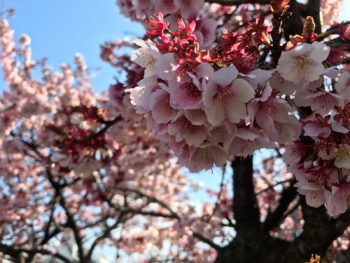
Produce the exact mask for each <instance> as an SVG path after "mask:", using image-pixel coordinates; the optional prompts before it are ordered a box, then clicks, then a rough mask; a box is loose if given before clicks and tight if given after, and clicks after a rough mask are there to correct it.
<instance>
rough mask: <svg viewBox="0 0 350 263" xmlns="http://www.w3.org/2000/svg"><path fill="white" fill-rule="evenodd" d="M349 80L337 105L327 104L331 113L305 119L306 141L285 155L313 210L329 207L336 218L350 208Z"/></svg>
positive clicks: (342, 83)
mask: <svg viewBox="0 0 350 263" xmlns="http://www.w3.org/2000/svg"><path fill="white" fill-rule="evenodd" d="M349 76H350V74H349V73H348V72H343V73H342V74H341V75H340V76H339V80H338V82H337V83H336V85H335V92H336V93H334V94H333V95H332V96H334V99H333V101H332V100H330V101H328V102H327V101H326V99H324V100H323V101H324V104H323V105H324V107H325V108H326V109H325V110H327V107H329V108H330V109H329V108H328V110H329V113H328V114H325V115H321V114H320V113H315V114H314V115H312V116H310V117H308V118H306V119H304V120H303V126H304V137H303V138H301V139H300V140H299V141H296V142H295V143H293V144H292V145H291V146H290V147H288V148H287V150H286V154H285V155H286V157H285V158H286V161H287V163H289V164H290V166H291V170H292V171H293V172H294V174H295V176H296V178H297V180H298V183H297V186H298V188H299V192H300V193H302V194H304V195H305V196H306V200H307V203H308V204H309V205H310V206H313V207H319V206H321V205H323V204H324V203H326V206H327V209H328V212H329V213H330V214H331V215H334V216H335V215H338V214H341V213H343V212H345V211H346V210H347V209H348V207H349V202H348V200H349V190H348V189H349V171H348V170H349V156H350V154H349V152H350V151H349V149H350V148H349V147H350V146H349V143H350V141H349V138H350V137H349V136H350V133H349V128H350V126H349V110H350V104H349V98H350V97H349V95H350V94H349V88H350V86H349V80H350V77H349ZM331 107H333V109H332V108H331Z"/></svg>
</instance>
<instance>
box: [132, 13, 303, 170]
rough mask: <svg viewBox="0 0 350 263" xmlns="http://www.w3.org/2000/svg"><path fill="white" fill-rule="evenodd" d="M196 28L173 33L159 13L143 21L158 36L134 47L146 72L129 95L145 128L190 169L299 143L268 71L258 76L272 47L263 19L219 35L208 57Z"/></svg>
mask: <svg viewBox="0 0 350 263" xmlns="http://www.w3.org/2000/svg"><path fill="white" fill-rule="evenodd" d="M195 26H196V24H195V21H192V22H190V23H185V22H184V21H183V20H178V28H177V29H176V30H171V29H170V28H169V27H168V23H167V22H166V21H165V20H164V19H163V16H162V14H161V13H158V14H157V16H155V17H151V18H149V19H148V35H149V36H150V37H154V36H158V37H156V38H152V40H147V41H142V40H140V41H137V42H136V44H137V45H138V46H139V48H138V49H137V50H136V51H135V52H134V53H133V56H132V60H133V61H134V62H135V63H136V64H138V65H139V66H141V67H143V68H144V69H145V72H144V79H143V80H141V81H140V82H139V83H138V86H137V87H135V88H131V89H130V93H131V99H132V103H133V104H134V105H135V106H136V109H137V111H138V112H139V113H141V114H143V115H144V116H145V117H146V118H147V122H148V129H149V130H150V131H152V133H153V134H155V135H156V137H157V138H158V139H160V140H162V141H164V142H166V143H168V144H169V145H170V147H171V148H172V149H173V150H174V151H175V153H176V155H177V157H178V158H179V159H180V161H181V162H182V163H183V164H185V165H186V166H188V167H189V168H190V169H192V170H201V169H203V168H206V169H209V168H211V167H212V166H213V165H217V166H222V165H223V164H224V163H225V162H226V160H227V159H229V157H230V156H246V155H249V154H251V153H253V152H254V150H256V149H259V148H262V147H268V146H273V143H274V142H279V143H286V142H289V141H290V140H292V139H295V138H297V137H298V136H299V134H300V130H301V129H300V124H299V122H298V121H297V119H296V118H295V116H293V115H291V114H290V113H292V112H293V111H294V110H293V108H292V107H290V106H289V104H288V103H287V102H286V101H285V100H284V99H282V98H278V97H276V96H275V93H276V92H274V90H273V88H272V86H271V84H272V83H271V84H270V83H268V81H267V80H268V78H269V77H270V75H271V74H272V71H262V70H259V69H256V68H257V67H258V59H259V57H260V48H261V46H263V45H268V44H269V40H268V37H267V34H268V30H269V28H268V27H266V26H264V25H263V20H258V22H257V24H254V27H253V25H252V27H251V28H249V30H247V32H245V33H244V34H238V33H235V32H228V33H226V34H223V35H222V37H221V39H220V40H219V41H218V45H217V46H216V47H215V48H214V49H213V50H199V45H198V42H197V38H196V35H195V34H194V30H195ZM247 74H248V75H247ZM266 77H267V79H265V80H262V81H260V78H262V79H263V78H266ZM263 81H264V82H265V83H263ZM276 86H277V85H276Z"/></svg>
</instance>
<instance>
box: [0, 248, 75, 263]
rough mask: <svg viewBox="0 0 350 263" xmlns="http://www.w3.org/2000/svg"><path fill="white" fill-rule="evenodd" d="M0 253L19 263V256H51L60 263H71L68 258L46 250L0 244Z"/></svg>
mask: <svg viewBox="0 0 350 263" xmlns="http://www.w3.org/2000/svg"><path fill="white" fill-rule="evenodd" d="M0 251H1V252H2V253H4V254H6V255H9V256H10V257H11V258H13V259H14V261H15V262H21V254H22V253H25V254H34V255H35V254H41V255H47V256H52V257H55V258H57V259H60V260H61V261H63V262H65V263H72V261H70V260H69V259H68V258H66V257H65V256H63V255H61V254H60V253H57V252H52V251H49V250H47V249H36V248H33V249H25V248H17V247H15V246H8V245H4V244H0Z"/></svg>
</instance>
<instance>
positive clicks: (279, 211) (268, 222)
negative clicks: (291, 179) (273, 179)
mask: <svg viewBox="0 0 350 263" xmlns="http://www.w3.org/2000/svg"><path fill="white" fill-rule="evenodd" d="M296 196H297V191H296V188H295V187H294V183H291V185H290V186H289V187H287V188H285V189H284V190H283V192H282V194H281V198H280V200H279V203H278V206H277V208H276V209H275V210H274V211H273V212H271V213H268V215H267V217H266V219H265V222H264V224H263V229H264V231H265V232H266V233H268V232H269V231H270V230H271V229H273V228H274V227H277V226H278V224H279V223H280V222H281V220H282V219H283V216H284V214H285V212H286V211H287V209H288V207H289V205H290V203H291V202H293V200H294V199H295V198H296Z"/></svg>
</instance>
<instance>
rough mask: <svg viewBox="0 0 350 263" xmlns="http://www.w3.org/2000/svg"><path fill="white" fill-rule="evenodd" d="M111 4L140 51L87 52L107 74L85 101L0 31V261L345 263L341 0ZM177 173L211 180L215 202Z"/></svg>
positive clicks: (348, 218)
mask: <svg viewBox="0 0 350 263" xmlns="http://www.w3.org/2000/svg"><path fill="white" fill-rule="evenodd" d="M117 5H118V6H119V9H120V11H121V12H122V13H123V14H124V15H125V16H127V17H129V18H130V19H133V20H136V21H138V22H140V23H142V24H143V25H144V26H145V30H146V35H145V36H144V37H143V38H142V39H138V40H135V41H133V42H130V41H127V40H116V41H111V42H106V43H105V44H103V45H102V46H101V58H102V59H103V60H104V61H106V62H107V63H109V64H110V65H111V66H113V67H115V68H116V70H117V78H116V83H112V85H111V86H110V87H109V89H108V92H106V93H104V94H101V95H96V94H94V93H93V91H92V87H91V85H90V78H89V69H88V67H87V66H86V65H85V63H84V60H83V58H82V56H81V55H77V56H76V58H75V60H74V63H73V64H74V66H70V65H62V66H61V71H60V72H55V71H53V70H52V69H50V68H49V67H48V66H47V65H46V62H45V61H44V60H37V61H35V60H33V59H32V57H31V51H30V38H29V37H28V36H22V37H21V38H20V39H19V46H17V45H16V44H15V41H14V39H13V31H12V29H11V28H10V26H9V22H8V21H7V20H6V19H3V20H2V22H1V24H0V32H1V37H0V41H1V48H2V50H1V62H2V64H1V65H2V69H3V72H4V77H5V81H6V82H7V84H8V86H9V89H8V90H6V91H5V92H4V94H3V95H2V97H1V99H0V123H1V127H0V131H1V133H0V142H1V147H0V162H1V166H0V167H1V168H0V172H1V173H0V178H1V183H0V187H1V194H2V198H1V208H2V214H1V217H0V230H1V233H2V234H1V240H0V242H1V243H0V251H1V252H2V254H3V257H4V258H7V259H8V260H12V261H14V262H21V261H23V262H42V261H43V262H44V260H47V259H48V258H55V260H57V261H58V262H59V261H63V262H92V261H93V255H94V251H95V250H96V248H97V247H99V246H108V247H109V248H110V249H115V250H116V251H117V252H116V254H117V256H118V259H115V260H116V262H119V261H118V260H123V259H122V258H127V260H128V261H129V262H133V261H134V262H203V263H205V262H218V263H221V262H306V261H308V260H310V262H319V261H320V257H319V256H314V255H316V254H318V255H320V256H321V258H322V260H324V261H325V262H348V258H350V250H349V249H348V243H349V241H348V239H349V232H348V227H349V226H350V214H349V212H348V208H349V205H350V203H349V200H350V196H349V195H350V179H349V173H350V172H349V171H350V170H349V169H350V141H349V135H350V131H349V130H350V123H349V115H350V91H349V90H350V73H349V72H350V71H349V67H348V63H349V50H350V45H349V44H350V24H349V23H348V22H339V21H338V17H339V10H340V8H341V1H336V0H308V1H300V2H299V1H296V0H271V1H270V0H206V1H204V0H193V1H185V0H169V1H159V0H143V1H141V0H118V1H117ZM125 49H128V50H133V51H132V52H131V53H130V52H126V53H123V51H124V50H125ZM37 76H40V77H37ZM183 167H186V168H187V169H188V171H190V172H199V171H202V170H213V169H214V170H215V171H216V172H215V173H213V174H212V175H211V176H219V177H220V176H221V179H219V180H221V182H220V185H219V188H218V189H215V188H214V187H213V188H212V189H211V188H208V189H207V188H203V187H202V186H200V185H198V184H196V183H194V182H192V181H191V180H190V179H189V175H188V172H186V170H184V169H183ZM214 170H213V171H214ZM197 176H198V177H200V176H201V175H200V174H199V175H197ZM203 190H204V191H205V192H206V194H207V195H208V198H206V199H205V200H202V201H201V202H198V200H196V201H197V202H193V201H195V200H194V194H193V192H196V191H203ZM202 199H203V198H202ZM206 200H208V201H206ZM349 230H350V229H349ZM55 242H56V243H57V242H58V243H59V244H69V246H71V245H70V244H73V245H72V246H74V250H76V252H74V253H73V252H72V253H71V255H67V253H62V250H60V249H59V248H58V247H57V245H55ZM68 254H69V253H68ZM310 258H311V259H310Z"/></svg>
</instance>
